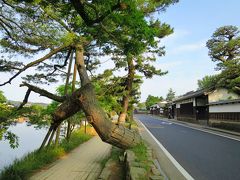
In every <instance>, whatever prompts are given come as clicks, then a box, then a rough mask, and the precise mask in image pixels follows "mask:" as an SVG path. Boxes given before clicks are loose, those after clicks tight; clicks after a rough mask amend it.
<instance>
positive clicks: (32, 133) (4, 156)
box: [0, 122, 48, 171]
mask: <svg viewBox="0 0 240 180" xmlns="http://www.w3.org/2000/svg"><path fill="white" fill-rule="evenodd" d="M47 130H48V129H47V128H41V129H39V128H35V127H34V125H29V124H28V123H26V122H23V123H16V124H15V125H12V126H10V127H9V129H8V131H11V132H13V133H14V134H16V135H17V136H18V137H19V141H18V142H19V146H18V147H17V148H15V149H12V148H11V147H10V145H9V143H8V141H0V171H1V170H2V169H3V167H4V166H7V165H9V164H11V163H12V162H13V161H14V160H15V159H16V158H21V157H23V156H24V155H25V154H27V153H28V152H32V151H33V150H35V149H37V148H39V146H40V145H41V143H42V140H43V138H44V136H45V135H46V132H47Z"/></svg>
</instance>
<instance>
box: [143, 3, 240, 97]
mask: <svg viewBox="0 0 240 180" xmlns="http://www.w3.org/2000/svg"><path fill="white" fill-rule="evenodd" d="M239 7H240V1H238V0H228V1H226V0H198V1H194V0H180V2H179V3H178V4H175V5H173V6H171V7H169V8H168V9H167V11H166V12H165V13H160V14H158V15H157V17H158V18H159V19H160V20H161V21H162V22H166V23H168V24H170V25H171V26H172V27H173V28H174V34H172V35H170V36H169V37H167V38H165V39H164V40H163V41H162V44H163V45H165V47H166V55H165V57H161V58H159V59H158V61H157V63H156V66H157V67H160V68H162V69H164V70H168V71H169V73H168V74H167V75H165V76H162V77H154V78H153V79H150V80H148V79H147V80H145V82H144V84H143V85H142V87H141V92H142V98H141V100H142V101H145V100H146V97H147V96H148V94H151V95H154V96H163V97H166V94H167V92H168V89H169V88H173V90H174V91H175V92H176V94H177V95H181V94H184V93H186V92H188V91H191V90H196V88H197V80H198V79H201V78H202V77H204V76H205V75H210V74H216V73H217V72H216V71H214V67H215V63H214V62H212V61H211V59H210V58H209V57H208V49H207V48H206V41H207V40H208V39H210V38H211V35H212V34H213V32H214V31H215V30H216V29H217V28H218V27H221V26H224V25H235V26H238V27H240V13H239Z"/></svg>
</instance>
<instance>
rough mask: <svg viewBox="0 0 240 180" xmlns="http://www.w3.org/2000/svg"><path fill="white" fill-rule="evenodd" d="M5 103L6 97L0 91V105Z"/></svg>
mask: <svg viewBox="0 0 240 180" xmlns="http://www.w3.org/2000/svg"><path fill="white" fill-rule="evenodd" d="M6 101H7V99H6V97H5V96H4V95H3V92H2V91H1V90H0V103H4V102H6Z"/></svg>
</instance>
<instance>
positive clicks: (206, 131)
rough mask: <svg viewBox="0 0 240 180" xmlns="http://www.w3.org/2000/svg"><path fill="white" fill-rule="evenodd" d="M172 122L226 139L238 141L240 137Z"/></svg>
mask: <svg viewBox="0 0 240 180" xmlns="http://www.w3.org/2000/svg"><path fill="white" fill-rule="evenodd" d="M152 118H153V119H155V120H160V121H164V122H167V120H163V119H157V118H154V117H152ZM172 124H176V125H179V126H183V127H186V128H190V129H194V130H198V131H202V132H205V133H209V134H213V135H216V136H221V137H224V138H228V139H231V140H235V141H239V142H240V139H237V138H234V137H230V136H227V135H223V134H219V133H216V132H212V131H210V130H205V129H199V128H195V127H191V126H188V125H185V124H181V123H177V122H172Z"/></svg>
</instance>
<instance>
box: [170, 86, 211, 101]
mask: <svg viewBox="0 0 240 180" xmlns="http://www.w3.org/2000/svg"><path fill="white" fill-rule="evenodd" d="M206 92H208V90H206V89H201V90H198V91H190V92H188V93H186V94H184V95H182V96H179V97H177V98H175V99H173V102H178V101H182V100H184V99H188V98H194V97H197V96H201V95H204V94H205V93H206Z"/></svg>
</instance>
